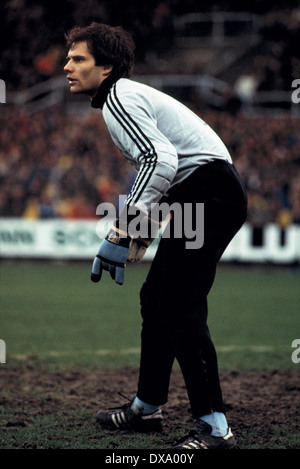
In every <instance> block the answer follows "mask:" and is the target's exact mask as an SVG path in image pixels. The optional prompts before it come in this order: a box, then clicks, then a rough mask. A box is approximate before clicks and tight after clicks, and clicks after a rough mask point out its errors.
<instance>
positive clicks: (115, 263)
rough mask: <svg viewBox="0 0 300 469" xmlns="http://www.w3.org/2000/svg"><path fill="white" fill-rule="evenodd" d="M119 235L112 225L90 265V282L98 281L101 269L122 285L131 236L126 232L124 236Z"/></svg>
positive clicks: (118, 231)
mask: <svg viewBox="0 0 300 469" xmlns="http://www.w3.org/2000/svg"><path fill="white" fill-rule="evenodd" d="M119 235H120V230H119V229H118V228H116V227H113V228H112V229H111V230H110V231H109V233H108V234H107V236H106V238H105V239H104V240H103V241H102V243H101V246H100V248H99V251H98V254H97V255H96V257H95V259H94V262H93V266H92V272H91V280H92V282H99V280H100V279H101V276H102V271H103V270H107V271H109V273H110V276H111V278H112V279H113V280H115V282H116V283H117V284H119V285H123V283H124V271H125V267H126V260H127V256H128V252H129V245H130V241H131V237H130V236H129V235H128V234H127V233H125V237H120V236H119Z"/></svg>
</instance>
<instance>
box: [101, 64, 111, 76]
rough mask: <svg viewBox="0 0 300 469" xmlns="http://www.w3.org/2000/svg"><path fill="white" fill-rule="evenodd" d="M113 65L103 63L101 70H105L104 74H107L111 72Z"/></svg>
mask: <svg viewBox="0 0 300 469" xmlns="http://www.w3.org/2000/svg"><path fill="white" fill-rule="evenodd" d="M112 69H113V66H112V65H103V70H104V71H105V75H109V74H110V73H111V72H112Z"/></svg>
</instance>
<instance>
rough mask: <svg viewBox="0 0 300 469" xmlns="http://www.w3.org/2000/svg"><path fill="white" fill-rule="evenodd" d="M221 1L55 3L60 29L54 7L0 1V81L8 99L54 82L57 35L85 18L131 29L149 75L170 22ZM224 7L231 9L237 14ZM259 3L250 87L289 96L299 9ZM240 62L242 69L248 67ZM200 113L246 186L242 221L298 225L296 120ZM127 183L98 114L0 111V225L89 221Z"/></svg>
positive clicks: (58, 62)
mask: <svg viewBox="0 0 300 469" xmlns="http://www.w3.org/2000/svg"><path fill="white" fill-rule="evenodd" d="M219 3H220V4H221V5H223V3H224V2H218V1H217V0H216V1H214V2H211V1H208V0H207V1H206V2H205V1H204V2H196V1H193V0H187V1H186V2H181V1H179V0H159V1H156V2H148V3H147V2H146V3H145V2H144V3H143V2H137V1H132V2H130V4H128V5H127V4H124V2H122V1H121V0H114V2H113V5H114V8H112V4H111V2H110V1H109V0H103V1H101V2H98V1H97V0H86V1H85V6H84V10H83V8H82V2H79V1H77V0H61V2H60V10H59V15H60V18H61V20H62V21H57V14H58V13H57V9H56V8H54V4H53V5H52V4H51V2H41V1H39V0H34V1H29V0H3V2H1V5H0V23H1V24H0V38H1V39H2V44H3V47H2V52H1V56H0V67H1V78H2V79H4V80H5V82H6V86H7V90H8V91H16V90H24V89H27V88H28V87H30V86H32V85H34V84H36V83H40V82H41V81H43V80H47V79H49V78H51V77H53V76H57V75H61V73H62V72H61V71H62V65H63V62H64V61H65V48H64V33H65V32H66V30H67V29H68V28H70V27H72V26H73V25H74V24H83V23H86V22H88V21H89V20H90V19H91V18H90V15H91V12H92V14H93V20H96V21H102V22H108V23H112V24H113V23H114V24H117V23H122V24H123V25H124V27H127V26H130V30H132V32H133V33H134V37H135V40H136V43H137V64H138V66H139V64H140V65H141V64H144V65H145V64H146V65H147V63H148V66H149V71H150V73H154V72H155V64H156V62H155V59H154V61H153V63H152V62H151V63H149V57H152V58H153V57H154V58H155V54H154V52H155V51H156V53H157V51H158V52H159V51H161V50H162V48H165V50H167V49H168V47H172V44H173V35H174V28H173V21H172V20H173V17H174V16H176V15H182V14H185V13H187V12H189V11H191V10H193V9H194V10H193V11H199V10H200V4H201V8H203V9H205V8H206V9H207V11H213V10H217V9H218V5H219ZM227 3H228V9H229V11H231V10H233V9H234V6H236V4H235V2H227ZM246 3H247V2H246ZM246 3H245V4H243V6H244V7H245V8H246V6H247V5H248V6H249V4H247V5H246ZM262 3H263V2H261V3H260V2H256V3H255V2H252V3H251V6H253V10H252V12H254V13H256V14H260V15H262V16H263V18H264V26H263V27H262V28H261V30H260V35H261V38H260V39H261V41H262V42H263V43H264V49H263V50H262V49H261V48H260V44H257V46H256V48H255V50H254V55H253V56H252V57H251V59H252V62H251V63H252V69H251V72H252V75H254V76H255V80H256V82H255V87H256V88H257V89H258V90H261V91H269V90H291V83H292V77H299V76H300V52H299V48H298V43H299V40H298V39H299V36H300V10H299V9H297V8H298V6H297V2H294V3H295V5H294V6H293V7H292V8H288V6H287V4H286V5H285V7H282V8H280V2H278V5H279V7H278V5H277V8H276V7H275V3H276V2H275V3H274V8H275V9H274V10H272V11H270V12H268V11H263V10H262ZM290 3H293V2H292V1H291V2H290ZM255 7H257V11H256V10H255ZM238 8H240V9H241V8H242V6H241V5H239V6H238ZM11 31H13V32H14V34H11ZM166 38H167V40H166ZM28 45H30V47H28ZM149 52H150V54H149ZM245 64H246V65H245V66H246V69H247V67H249V62H247V63H246V62H245ZM240 73H241V75H242V73H243V70H242V69H241V70H240ZM231 85H233V83H232V84H231ZM194 104H195V103H194ZM196 111H197V109H196ZM198 111H199V113H200V114H201V117H203V118H204V119H205V120H206V121H207V122H208V123H209V124H210V125H211V126H212V127H213V128H214V129H215V130H216V131H217V132H218V133H219V134H220V136H221V137H222V138H223V140H224V142H225V143H226V144H227V146H228V148H229V150H230V152H231V153H232V156H233V159H234V162H235V164H236V166H237V168H238V170H239V171H240V173H241V175H242V178H243V180H244V181H245V184H246V186H247V190H248V196H249V216H248V220H249V221H250V222H251V223H253V224H254V225H256V226H262V225H264V224H266V223H268V222H278V223H280V224H281V225H282V226H286V225H287V224H289V223H291V222H293V223H300V182H299V181H300V119H299V118H298V119H297V118H296V117H295V118H293V117H292V116H291V115H290V114H289V113H288V112H287V113H286V114H281V115H280V118H276V117H270V116H268V117H267V116H266V117H254V116H250V115H248V116H247V114H245V113H243V112H242V111H240V112H238V114H237V115H234V113H228V112H222V111H220V110H212V109H206V110H205V111H204V112H203V111H202V109H201V112H200V109H198ZM121 174H122V176H121ZM124 174H126V176H124ZM134 177H135V175H134V173H133V170H132V168H131V166H130V165H129V164H128V163H127V162H126V160H125V159H124V158H123V157H122V156H121V155H120V154H119V153H118V151H117V150H116V148H115V146H114V145H113V143H112V141H111V140H110V137H109V136H108V133H107V131H106V128H105V126H104V123H103V121H102V118H101V116H100V113H99V112H90V113H88V114H86V115H85V116H84V117H83V116H82V115H81V116H76V115H74V114H70V113H68V112H67V109H66V108H64V106H63V104H62V105H61V106H56V107H53V108H52V109H51V110H49V109H47V110H45V111H40V112H38V113H35V114H33V115H29V114H26V112H23V111H21V110H20V109H19V110H18V109H17V108H16V107H10V106H8V105H1V115H0V185H1V192H0V216H1V217H26V218H42V219H44V218H49V217H50V218H53V217H62V218H95V217H96V207H97V206H98V204H99V203H101V202H113V203H115V202H116V198H117V197H118V195H119V194H126V193H128V191H129V189H130V187H131V184H132V181H133V179H134Z"/></svg>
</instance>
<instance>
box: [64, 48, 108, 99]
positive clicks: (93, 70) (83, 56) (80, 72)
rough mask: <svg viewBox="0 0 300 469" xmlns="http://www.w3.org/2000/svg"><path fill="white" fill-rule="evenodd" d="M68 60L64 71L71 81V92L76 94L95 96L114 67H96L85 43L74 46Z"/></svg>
mask: <svg viewBox="0 0 300 469" xmlns="http://www.w3.org/2000/svg"><path fill="white" fill-rule="evenodd" d="M67 60H68V62H67V64H66V65H65V67H64V71H65V72H66V74H67V78H68V80H69V84H70V91H71V93H74V94H75V93H83V94H87V95H89V96H94V95H95V94H96V92H97V90H98V88H99V86H100V85H101V83H102V82H103V81H104V80H105V79H106V78H107V77H108V76H109V74H110V72H111V70H112V66H109V65H96V63H95V59H94V57H93V55H92V54H91V53H90V52H89V50H88V47H87V43H86V42H85V41H82V42H76V43H74V44H73V45H72V47H71V48H70V50H69V52H68V56H67Z"/></svg>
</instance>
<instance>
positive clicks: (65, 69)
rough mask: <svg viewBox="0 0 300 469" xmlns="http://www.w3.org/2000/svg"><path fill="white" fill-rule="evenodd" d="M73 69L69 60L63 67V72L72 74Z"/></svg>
mask: <svg viewBox="0 0 300 469" xmlns="http://www.w3.org/2000/svg"><path fill="white" fill-rule="evenodd" d="M72 70H73V68H72V65H71V61H70V60H69V61H68V62H67V63H66V65H65V66H64V71H65V72H72Z"/></svg>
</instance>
